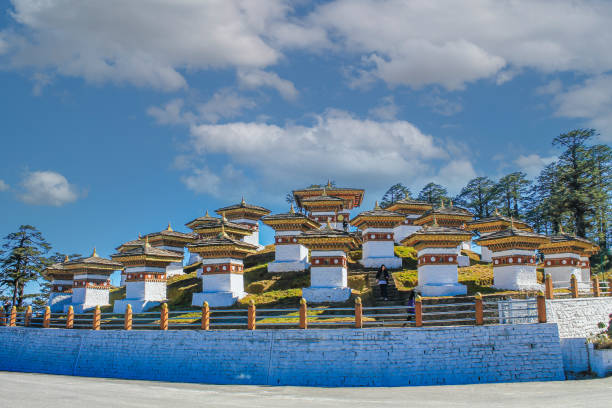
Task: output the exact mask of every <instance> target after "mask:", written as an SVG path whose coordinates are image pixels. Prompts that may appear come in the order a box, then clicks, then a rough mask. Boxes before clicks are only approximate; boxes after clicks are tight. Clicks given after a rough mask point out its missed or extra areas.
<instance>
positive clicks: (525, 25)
mask: <svg viewBox="0 0 612 408" xmlns="http://www.w3.org/2000/svg"><path fill="white" fill-rule="evenodd" d="M543 16H545V17H543ZM611 17H612V3H610V2H605V1H592V2H576V1H573V0H563V1H555V2H554V4H552V3H550V2H548V1H535V0H525V1H512V2H508V1H504V2H500V1H497V0H466V1H455V2H433V1H412V2H406V1H403V0H381V1H375V0H337V1H334V2H330V3H326V4H324V5H323V6H320V7H318V8H317V9H315V11H314V12H313V13H312V15H310V16H309V18H308V21H310V22H312V23H313V24H314V25H316V26H321V27H325V28H326V29H327V30H328V32H329V35H330V37H331V38H334V41H335V42H336V44H338V45H342V46H343V47H344V49H345V50H346V51H348V52H351V53H354V54H357V55H361V56H365V57H367V60H366V62H367V63H366V64H364V68H357V69H356V72H358V73H359V75H358V78H360V79H361V80H362V82H363V81H364V80H365V82H367V81H368V80H370V79H371V78H370V77H369V76H368V73H369V74H371V75H374V76H376V77H378V78H380V79H382V80H384V81H385V82H387V83H388V84H390V85H400V84H402V85H408V86H411V87H415V88H418V87H421V86H424V85H428V84H440V85H443V86H444V87H446V88H447V89H461V88H462V87H464V86H465V84H466V83H469V82H472V81H475V80H478V79H483V78H491V79H495V80H496V82H498V83H503V82H505V81H508V80H510V79H511V78H512V76H514V75H515V74H516V73H517V72H520V70H521V69H523V68H530V69H536V70H540V71H542V72H556V71H579V72H583V73H587V74H597V73H602V72H606V71H608V70H610V69H612V54H611V53H610V52H609V44H610V43H612V26H611V25H610V24H609V22H610V20H611Z"/></svg>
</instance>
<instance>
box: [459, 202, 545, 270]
mask: <svg viewBox="0 0 612 408" xmlns="http://www.w3.org/2000/svg"><path fill="white" fill-rule="evenodd" d="M512 223H514V228H516V229H520V230H523V231H529V232H533V228H531V225H529V224H527V223H525V222H523V221H520V220H511V219H510V218H509V217H505V216H503V215H501V214H500V213H499V211H498V210H495V215H494V216H492V217H486V218H481V219H479V220H473V221H470V222H468V223H467V227H466V228H467V229H468V230H470V231H477V232H478V233H479V234H480V236H481V237H484V236H485V235H487V234H491V233H493V232H497V231H502V230H505V229H507V228H508V227H510V225H511V224H512ZM480 250H481V252H480V260H481V261H483V262H492V261H493V258H492V254H493V252H491V250H490V249H489V248H487V247H486V246H482V247H480Z"/></svg>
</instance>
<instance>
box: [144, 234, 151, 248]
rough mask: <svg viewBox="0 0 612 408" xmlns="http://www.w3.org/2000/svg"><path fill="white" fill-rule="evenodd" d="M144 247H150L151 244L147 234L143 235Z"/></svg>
mask: <svg viewBox="0 0 612 408" xmlns="http://www.w3.org/2000/svg"><path fill="white" fill-rule="evenodd" d="M144 246H145V248H151V244H149V236H148V235H146V236H145V244H144Z"/></svg>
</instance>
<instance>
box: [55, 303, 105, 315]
mask: <svg viewBox="0 0 612 408" xmlns="http://www.w3.org/2000/svg"><path fill="white" fill-rule="evenodd" d="M70 306H72V310H73V311H74V313H76V314H78V313H87V312H91V311H92V310H94V309H95V308H96V306H100V307H105V306H110V305H92V304H83V303H71V304H69V305H66V306H64V313H67V312H68V308H70Z"/></svg>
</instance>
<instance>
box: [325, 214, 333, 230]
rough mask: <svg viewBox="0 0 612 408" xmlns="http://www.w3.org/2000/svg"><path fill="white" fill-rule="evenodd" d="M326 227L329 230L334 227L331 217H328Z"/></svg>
mask: <svg viewBox="0 0 612 408" xmlns="http://www.w3.org/2000/svg"><path fill="white" fill-rule="evenodd" d="M325 228H327V229H328V230H331V229H332V226H331V218H330V217H327V225H326V226H325Z"/></svg>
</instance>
